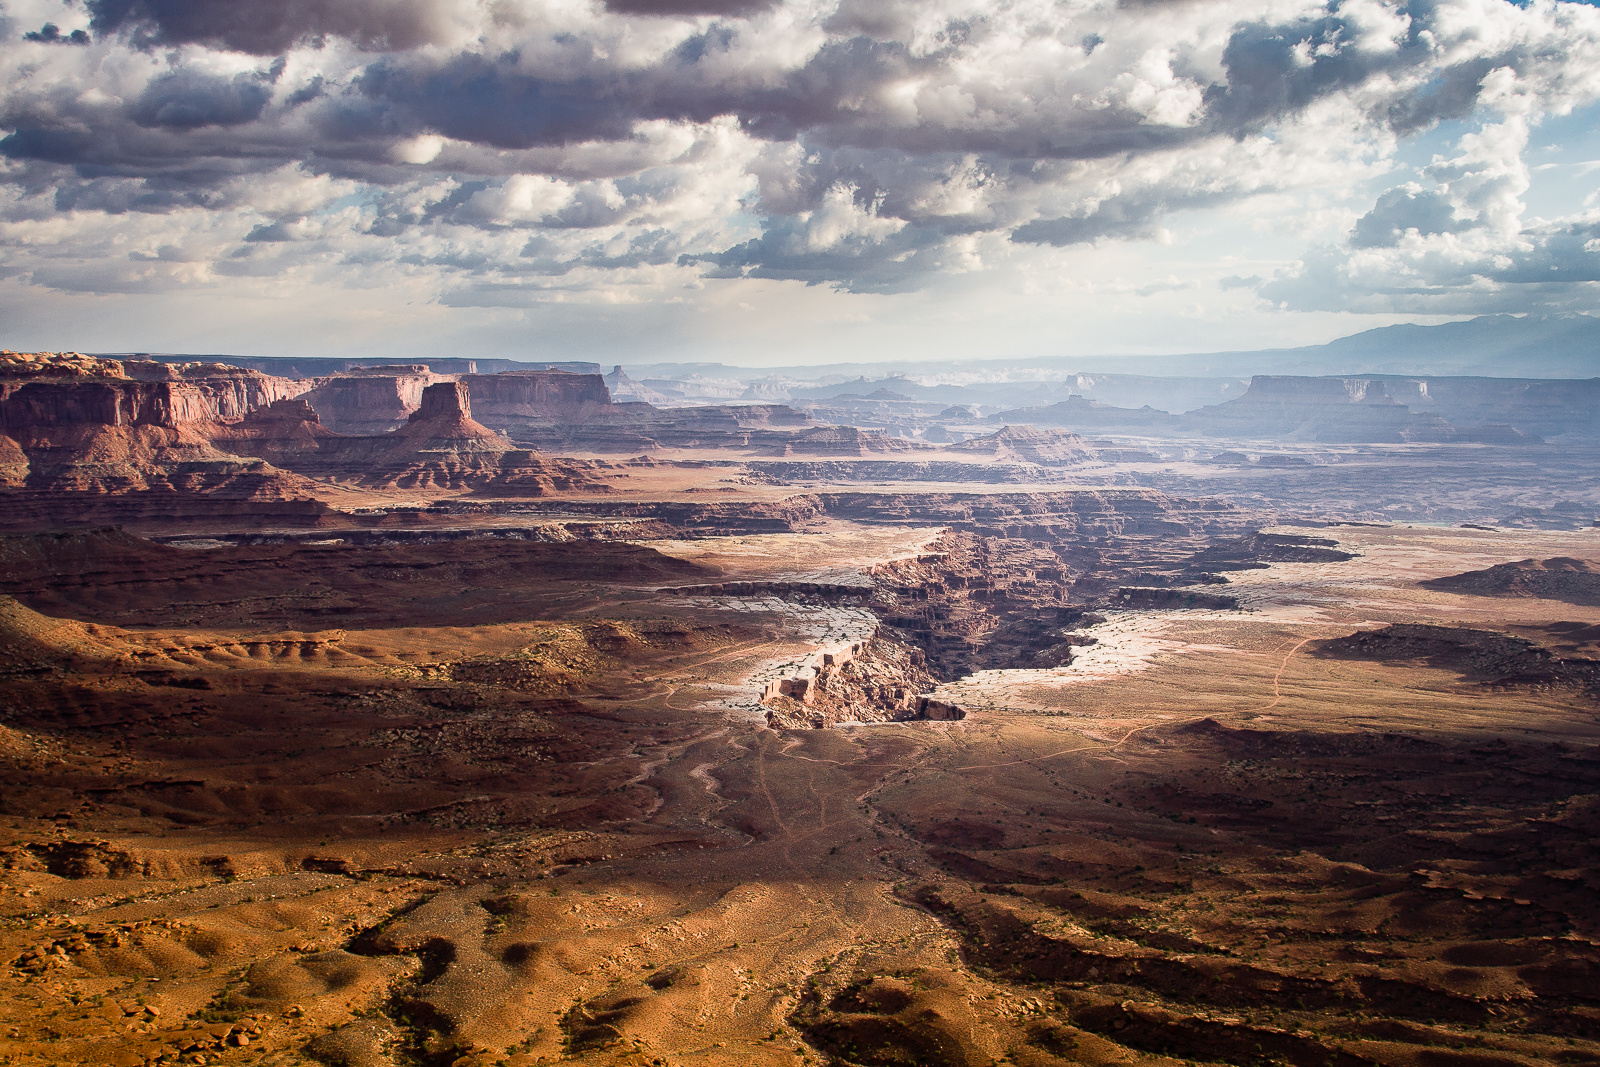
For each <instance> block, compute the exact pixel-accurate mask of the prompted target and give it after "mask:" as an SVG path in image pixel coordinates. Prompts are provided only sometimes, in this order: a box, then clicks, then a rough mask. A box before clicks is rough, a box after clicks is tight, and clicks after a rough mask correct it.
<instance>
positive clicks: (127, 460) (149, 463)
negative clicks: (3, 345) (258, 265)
mask: <svg viewBox="0 0 1600 1067" xmlns="http://www.w3.org/2000/svg"><path fill="white" fill-rule="evenodd" d="M301 391H303V386H302V385H301V384H300V383H297V382H292V381H289V380H287V379H282V378H272V377H268V376H267V375H263V374H260V373H257V372H255V371H247V370H240V369H238V368H236V367H229V366H225V365H223V364H219V363H182V364H163V363H154V362H147V361H123V360H112V359H100V358H97V357H92V356H83V355H80V354H78V353H48V352H47V353H32V354H18V353H0V431H3V433H4V441H5V442H6V443H5V444H0V485H3V486H5V487H6V491H7V497H6V507H7V510H8V512H9V514H8V515H7V520H8V525H9V526H11V528H15V527H16V524H24V525H25V524H27V523H29V522H37V521H38V520H39V517H40V516H49V515H52V514H62V513H65V514H70V515H71V516H72V517H73V519H74V520H76V521H86V520H100V521H106V520H112V521H134V520H137V519H138V518H141V517H144V516H146V514H147V513H149V514H154V513H160V514H168V513H170V512H171V511H173V510H180V511H181V510H182V508H183V502H184V501H198V500H199V498H205V501H206V502H205V503H204V504H198V505H197V506H198V510H199V511H201V512H204V511H207V510H211V511H216V510H218V509H219V508H222V507H225V506H231V507H233V508H234V509H235V510H236V511H237V512H239V513H240V514H249V513H252V512H254V511H255V510H257V505H271V506H269V507H268V508H267V510H269V511H273V512H274V513H277V512H278V511H279V510H281V509H278V508H276V506H275V505H277V504H279V503H284V502H299V503H304V502H306V498H308V497H309V495H310V490H311V489H312V487H311V486H310V485H309V484H308V483H307V482H306V481H305V480H304V479H303V478H299V477H298V476H296V475H293V474H290V473H288V472H286V471H282V470H278V469H277V468H275V467H273V466H271V465H270V464H268V463H266V462H263V461H262V460H261V459H260V458H243V457H240V456H238V455H229V454H227V453H225V452H223V451H221V450H219V449H217V448H216V447H215V446H214V445H213V443H212V440H211V437H212V435H213V433H215V432H216V431H217V430H219V428H221V427H222V426H223V425H224V424H225V423H226V422H228V421H230V420H238V419H241V418H242V417H244V416H246V415H248V414H249V413H251V412H252V411H255V410H258V409H260V408H262V407H267V406H270V405H271V404H273V403H275V402H281V401H282V400H283V399H284V398H285V397H288V396H292V395H294V394H296V393H298V392H301ZM89 496H92V497H95V498H98V499H96V500H93V501H86V500H85V499H84V498H85V497H89ZM297 506H298V504H297Z"/></svg>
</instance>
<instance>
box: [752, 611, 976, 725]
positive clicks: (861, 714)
mask: <svg viewBox="0 0 1600 1067" xmlns="http://www.w3.org/2000/svg"><path fill="white" fill-rule="evenodd" d="M814 659H815V661H816V662H814V663H812V664H810V665H808V666H806V667H804V668H802V669H801V671H800V672H799V673H798V674H796V675H794V676H792V677H788V678H779V679H776V680H774V681H772V682H770V683H769V684H768V685H767V687H766V689H765V691H763V692H762V694H761V703H762V704H763V705H765V706H766V708H767V725H768V726H770V727H772V728H773V729H775V730H807V729H816V730H820V729H823V728H826V727H829V726H835V725H837V724H838V723H841V722H845V721H852V722H907V721H911V720H918V719H924V720H925V719H940V720H953V719H962V718H965V717H966V712H965V711H964V710H962V709H961V708H960V707H958V706H957V705H954V704H949V703H946V702H944V701H938V700H933V699H931V698H930V697H928V696H926V695H925V694H926V692H927V691H928V690H930V689H932V688H933V687H934V686H935V685H937V684H938V679H936V678H935V677H934V676H933V675H932V674H931V673H930V672H929V670H928V667H927V659H926V657H925V656H924V654H923V653H922V651H921V650H920V649H917V648H914V647H912V646H910V645H907V644H905V643H904V642H902V641H899V640H896V639H895V638H893V637H890V636H887V635H884V634H881V633H877V634H873V635H872V636H871V637H868V638H867V639H866V640H865V641H859V642H856V643H855V644H852V645H849V646H847V647H843V648H836V649H833V650H831V651H824V652H819V653H817V654H816V655H815V657H814Z"/></svg>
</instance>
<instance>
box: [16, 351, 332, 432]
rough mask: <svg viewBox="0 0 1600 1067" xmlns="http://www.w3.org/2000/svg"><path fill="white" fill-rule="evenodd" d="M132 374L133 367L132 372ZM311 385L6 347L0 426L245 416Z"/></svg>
mask: <svg viewBox="0 0 1600 1067" xmlns="http://www.w3.org/2000/svg"><path fill="white" fill-rule="evenodd" d="M130 372H131V373H130ZM304 391H305V386H304V385H302V384H301V383H299V382H295V381H292V380H290V379H287V378H274V377H271V376H269V375H265V374H261V373H260V372H258V371H248V370H240V369H239V368H237V367H228V366H224V365H223V364H220V363H183V364H175V365H168V364H160V363H149V362H143V361H128V362H126V363H124V362H123V361H121V360H102V359H94V358H93V357H86V356H79V355H77V354H76V353H35V354H29V355H18V354H16V353H0V432H4V433H6V434H8V435H11V436H17V435H19V434H27V433H28V432H30V431H33V430H37V429H45V428H52V427H62V426H161V427H166V428H169V429H172V428H176V427H178V426H180V425H183V424H186V423H199V422H218V421H221V420H226V419H239V418H243V417H244V416H245V415H247V414H249V413H250V412H251V411H253V410H255V409H256V408H260V407H265V406H267V405H268V404H271V403H272V402H273V401H275V400H280V399H286V398H289V397H293V396H296V395H298V394H299V393H302V392H304Z"/></svg>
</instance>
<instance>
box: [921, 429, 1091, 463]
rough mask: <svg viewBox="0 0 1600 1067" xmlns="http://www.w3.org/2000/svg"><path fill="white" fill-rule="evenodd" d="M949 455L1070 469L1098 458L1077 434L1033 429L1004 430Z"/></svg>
mask: <svg viewBox="0 0 1600 1067" xmlns="http://www.w3.org/2000/svg"><path fill="white" fill-rule="evenodd" d="M947 451H950V452H960V453H963V454H971V455H975V456H982V457H984V458H985V459H989V460H992V461H993V462H995V463H1036V464H1038V465H1039V466H1041V467H1068V466H1073V465H1075V464H1079V463H1086V462H1089V461H1091V460H1093V459H1094V458H1095V452H1094V449H1093V448H1091V447H1090V445H1089V442H1088V441H1087V440H1086V439H1085V438H1083V437H1081V436H1079V435H1078V434H1075V433H1069V432H1067V431H1065V430H1036V429H1034V428H1033V427H1032V426H1003V427H1001V428H1000V429H999V430H996V431H995V432H994V433H992V434H988V435H987V436H984V437H974V438H972V439H971V440H968V441H963V442H962V443H960V444H956V445H951V446H949V448H948V449H947Z"/></svg>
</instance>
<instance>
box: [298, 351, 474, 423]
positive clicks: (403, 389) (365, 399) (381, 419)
mask: <svg viewBox="0 0 1600 1067" xmlns="http://www.w3.org/2000/svg"><path fill="white" fill-rule="evenodd" d="M444 380H445V379H444V377H443V376H442V375H438V374H434V373H433V372H432V371H431V370H429V368H428V366H427V365H426V364H423V363H405V364H396V365H394V366H386V367H364V368H359V369H356V370H351V371H348V372H346V373H344V374H341V375H338V376H337V377H333V378H322V379H316V380H315V382H314V384H315V388H313V389H311V390H310V391H309V392H307V393H306V394H305V399H306V402H307V403H308V404H310V405H311V406H312V408H314V409H315V410H316V412H317V414H318V415H319V416H320V417H321V420H322V422H323V424H324V425H326V426H327V427H328V428H329V429H331V430H335V431H337V432H339V433H347V434H378V433H387V432H388V431H390V430H395V429H398V428H399V427H401V426H403V425H404V424H405V422H406V420H407V419H408V418H410V417H411V415H412V413H413V412H415V411H416V410H417V408H418V407H419V406H421V404H422V391H423V390H424V389H426V388H427V387H428V386H430V385H433V384H435V383H437V382H441V381H444Z"/></svg>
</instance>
